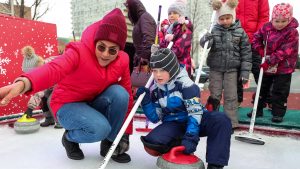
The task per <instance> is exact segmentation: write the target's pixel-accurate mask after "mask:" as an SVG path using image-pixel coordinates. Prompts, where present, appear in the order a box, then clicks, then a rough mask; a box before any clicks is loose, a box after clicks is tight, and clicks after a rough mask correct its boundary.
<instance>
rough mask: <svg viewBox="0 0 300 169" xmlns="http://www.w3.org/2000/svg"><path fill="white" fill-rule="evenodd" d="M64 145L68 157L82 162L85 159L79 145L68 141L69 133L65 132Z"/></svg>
mask: <svg viewBox="0 0 300 169" xmlns="http://www.w3.org/2000/svg"><path fill="white" fill-rule="evenodd" d="M62 144H63V146H64V147H65V149H66V152H67V156H68V157H69V158H70V159H72V160H82V159H84V154H83V152H82V151H81V149H80V148H79V144H78V143H75V142H71V141H69V140H67V131H65V132H64V135H63V137H62Z"/></svg>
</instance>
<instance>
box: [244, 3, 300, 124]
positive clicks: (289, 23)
mask: <svg viewBox="0 0 300 169" xmlns="http://www.w3.org/2000/svg"><path fill="white" fill-rule="evenodd" d="M298 25H299V24H298V21H297V20H296V19H295V18H294V17H293V7H292V6H291V5H290V4H288V3H280V4H277V5H275V6H274V8H273V12H272V19H271V21H270V22H268V23H266V24H265V25H264V26H263V27H262V28H261V29H259V30H258V31H257V32H256V33H255V34H254V38H253V44H252V45H253V48H254V49H255V50H257V52H258V53H259V54H260V55H261V56H264V42H265V41H267V43H265V44H267V47H266V56H265V62H264V63H262V64H261V67H262V68H263V70H264V75H263V79H262V84H261V90H260V97H259V98H260V99H259V103H258V107H257V114H256V117H262V116H263V108H264V107H265V106H266V105H265V99H266V97H267V94H268V91H269V88H270V87H271V86H272V85H273V90H272V98H271V104H272V115H273V117H272V122H275V123H280V122H282V121H283V117H284V115H285V113H286V109H287V98H288V96H289V92H290V86H291V78H292V73H293V72H294V71H295V67H296V63H297V57H298V48H299V33H298V31H297V27H298ZM251 115H252V114H251V113H249V114H248V116H249V117H251Z"/></svg>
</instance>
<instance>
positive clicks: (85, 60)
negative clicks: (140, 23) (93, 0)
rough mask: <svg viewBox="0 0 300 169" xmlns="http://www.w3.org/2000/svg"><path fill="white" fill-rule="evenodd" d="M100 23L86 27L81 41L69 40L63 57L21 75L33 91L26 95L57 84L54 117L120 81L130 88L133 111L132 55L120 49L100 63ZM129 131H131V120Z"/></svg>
mask: <svg viewBox="0 0 300 169" xmlns="http://www.w3.org/2000/svg"><path fill="white" fill-rule="evenodd" d="M100 24H101V20H100V21H98V22H96V23H94V24H92V25H90V26H89V27H87V28H86V29H85V31H84V32H83V34H82V37H81V41H80V42H71V43H69V44H68V45H67V47H66V50H65V52H64V53H63V54H62V55H61V56H59V57H57V58H55V59H54V60H52V61H51V62H49V63H48V64H45V65H44V66H42V67H39V68H37V69H35V70H34V71H33V72H30V73H27V74H23V75H22V76H24V77H27V78H28V79H29V80H30V82H31V90H30V91H29V92H27V93H26V94H31V93H36V92H37V91H41V90H44V89H47V88H49V87H50V86H53V85H54V84H57V85H56V86H55V88H54V90H53V93H52V99H51V102H50V107H51V108H52V111H53V113H54V115H55V116H56V113H57V111H58V110H59V109H60V108H61V107H62V106H63V105H64V104H66V103H71V102H82V101H84V102H88V101H92V100H93V99H94V98H95V97H96V96H97V95H99V94H100V93H102V92H103V91H104V90H106V89H107V88H108V87H109V86H111V85H114V84H119V85H121V86H123V87H124V88H125V89H126V90H127V92H128V94H129V96H130V98H129V105H128V113H129V112H130V111H131V108H132V105H133V97H132V92H131V82H130V74H129V66H128V65H129V57H128V55H127V54H126V53H125V52H123V51H119V53H118V56H117V58H116V59H115V60H114V61H112V62H111V63H110V64H109V65H107V66H106V67H101V66H100V65H99V63H98V60H97V58H96V55H95V44H94V36H95V33H96V31H97V29H98V27H99V25H100ZM35 72H39V73H35ZM45 79H46V80H45ZM82 113H84V112H82ZM128 113H127V114H128ZM126 133H128V134H130V133H132V123H131V124H130V125H129V127H128V128H127V130H126Z"/></svg>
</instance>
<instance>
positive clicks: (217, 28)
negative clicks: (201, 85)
mask: <svg viewBox="0 0 300 169" xmlns="http://www.w3.org/2000/svg"><path fill="white" fill-rule="evenodd" d="M237 3H238V2H237V0H227V1H225V2H221V1H219V0H214V1H213V3H212V6H213V8H214V10H216V20H217V24H216V25H214V27H213V29H212V33H211V34H210V33H207V34H205V35H204V36H203V37H202V38H201V40H200V45H201V46H204V44H205V42H207V41H208V47H209V48H211V49H210V51H209V54H208V57H207V65H208V66H209V67H210V74H209V81H210V83H209V91H210V97H209V99H208V104H212V107H213V109H214V110H218V108H219V105H220V100H221V98H222V91H223V90H224V111H225V112H226V114H227V115H228V117H229V118H230V119H231V123H232V131H234V129H236V128H237V127H238V114H237V109H238V104H237V102H238V101H237V92H236V91H237V80H238V79H239V80H241V81H242V82H243V84H245V83H247V81H248V79H249V73H250V70H251V67H252V58H251V46H250V44H249V42H248V37H247V34H246V32H245V31H244V29H243V28H242V27H241V24H240V21H239V20H236V14H235V7H236V6H237ZM238 71H240V72H239V73H238ZM238 74H239V77H237V76H238Z"/></svg>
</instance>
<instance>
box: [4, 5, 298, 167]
mask: <svg viewBox="0 0 300 169" xmlns="http://www.w3.org/2000/svg"><path fill="white" fill-rule="evenodd" d="M185 3H186V2H184V1H183V0H176V1H175V2H174V3H172V4H171V5H170V6H169V8H168V19H166V20H163V22H162V25H161V32H160V34H159V35H156V36H159V39H160V40H159V44H158V45H155V44H154V45H152V46H151V44H153V43H154V36H153V33H154V32H155V31H154V30H153V26H151V24H152V22H153V18H152V17H151V16H150V15H149V14H148V13H147V12H146V11H145V8H144V6H142V5H141V4H142V3H141V2H140V1H139V0H127V1H126V3H125V5H126V7H127V8H128V10H129V12H128V14H129V19H130V20H131V21H132V23H134V24H135V27H134V32H133V38H134V46H135V48H136V53H135V64H136V65H137V64H146V65H149V66H150V69H151V71H152V73H153V76H154V82H153V84H152V85H151V87H150V88H146V87H140V88H139V89H138V91H137V93H136V96H137V97H138V96H140V95H141V94H143V93H145V96H144V98H143V100H142V102H141V106H142V109H143V112H144V113H145V115H146V116H147V118H148V119H149V120H150V121H151V122H153V123H158V122H161V123H160V124H159V125H158V126H157V127H155V128H154V129H153V130H152V131H151V132H150V133H149V134H147V135H146V136H142V137H141V140H142V142H143V145H144V148H145V150H146V152H148V153H149V154H150V155H161V154H164V153H166V152H168V151H169V150H170V149H171V148H173V147H175V146H179V145H183V146H184V147H185V150H184V153H185V154H192V153H194V152H195V151H196V148H197V145H198V142H199V141H200V137H203V136H207V137H208V139H207V153H206V161H207V163H208V169H222V168H223V167H224V166H227V165H228V161H229V155H230V139H231V134H232V133H233V131H234V129H236V128H238V127H239V123H238V103H239V102H240V100H239V99H238V93H237V89H238V83H239V82H241V83H242V84H245V83H247V82H248V79H249V74H250V71H251V69H252V62H253V60H252V51H253V52H257V53H258V54H259V55H260V56H261V57H264V59H265V62H264V63H262V64H261V65H260V67H261V68H262V69H263V71H264V75H263V81H262V89H261V93H260V97H259V98H260V99H259V104H258V112H257V116H258V117H262V116H263V108H264V107H265V104H266V97H267V95H268V93H269V88H270V87H271V86H272V87H273V89H272V97H271V104H272V106H273V107H272V115H273V118H272V121H273V122H282V121H283V117H284V115H285V112H286V110H287V99H288V96H289V90H290V84H291V77H292V73H293V72H294V70H295V66H296V62H297V54H298V46H299V34H298V31H297V29H296V28H297V27H298V22H297V20H296V19H295V18H294V17H293V8H292V6H291V5H290V4H288V3H280V4H277V5H275V6H274V8H273V10H272V15H271V20H270V22H267V23H265V24H264V25H261V26H262V27H261V28H260V29H259V30H258V31H257V32H255V33H254V35H253V37H252V36H251V37H250V40H249V37H248V35H249V34H248V35H247V33H246V32H245V30H244V29H243V27H242V24H241V22H240V21H239V19H236V7H237V5H238V0H225V1H220V0H213V1H212V7H213V9H214V10H216V24H215V25H214V26H213V29H212V31H211V33H206V34H205V35H204V36H203V37H202V38H201V40H200V45H201V46H204V44H205V43H208V48H210V51H209V53H208V57H207V65H208V66H209V67H210V74H209V91H210V97H209V99H208V101H207V103H206V101H203V100H201V94H200V89H199V87H198V86H197V85H196V84H195V83H194V82H193V81H192V80H191V79H190V77H191V73H192V65H191V55H190V50H191V40H192V35H193V28H192V27H193V25H192V23H191V21H190V20H189V19H188V17H187V14H186V11H185V8H186V4H185ZM135 7H139V8H135ZM137 9H139V10H137ZM141 11H142V12H141ZM143 23H144V24H147V25H149V26H147V25H143ZM150 27H151V30H149V31H148V32H147V28H150ZM126 32H127V28H126V23H125V17H124V16H123V14H122V13H121V11H120V10H119V9H114V10H112V11H111V12H109V13H108V14H107V15H105V16H104V17H103V19H102V20H100V21H98V22H96V23H94V24H92V25H90V26H88V27H87V28H86V29H85V31H84V32H83V35H82V39H81V41H80V42H72V43H70V45H68V47H67V48H66V52H65V53H63V54H62V55H61V56H59V57H57V58H56V59H54V60H53V61H51V62H49V63H45V64H44V63H42V64H36V63H38V61H39V60H40V59H39V57H38V56H37V55H35V53H34V51H33V50H32V49H31V48H30V47H26V48H24V51H27V53H30V54H28V55H30V56H31V60H32V62H31V61H28V59H29V58H24V62H23V66H22V68H23V70H24V72H26V73H24V74H22V75H21V76H20V77H19V78H17V79H16V80H15V83H13V84H11V85H8V86H5V87H2V88H0V99H1V103H0V105H2V106H3V105H7V104H8V103H9V101H10V100H11V99H12V98H13V97H16V96H18V95H19V94H23V93H25V94H32V93H35V92H39V91H41V90H45V89H47V88H50V87H52V86H53V85H55V87H54V89H53V94H52V97H51V99H49V102H50V107H51V108H50V110H44V111H45V112H53V113H54V118H55V119H57V120H58V121H54V119H53V115H52V114H51V118H52V120H50V121H47V120H49V119H48V116H47V115H46V121H45V122H44V123H46V122H47V125H45V126H48V125H52V124H54V123H55V122H56V123H57V124H59V123H60V124H61V125H62V127H63V128H65V133H64V134H63V136H62V144H63V146H64V147H65V149H66V153H67V156H68V157H69V158H70V159H74V160H81V159H83V158H84V154H83V152H82V150H81V149H80V147H79V143H90V142H97V141H101V146H100V147H101V151H100V155H101V156H105V155H106V154H107V152H108V151H109V147H110V146H111V145H112V141H113V140H114V139H115V137H116V135H117V133H118V131H119V130H120V128H121V126H122V122H123V121H124V119H125V117H126V115H127V113H126V112H129V111H130V110H131V108H132V103H133V97H132V92H131V83H130V73H131V72H130V70H129V67H128V65H129V59H128V55H127V54H126V53H125V52H123V49H124V46H125V41H126V37H127V36H126ZM251 35H252V34H251ZM171 41H172V42H173V43H174V45H173V46H172V47H171V49H167V48H166V47H167V46H168V44H169V43H170V42H171ZM266 44H267V45H266ZM265 53H266V55H265ZM150 55H151V57H150ZM26 59H27V61H26ZM41 62H43V61H41ZM33 65H34V66H33ZM33 67H36V68H35V69H34V70H30V71H29V69H32V68H33ZM86 72H93V73H91V74H90V75H87V74H86ZM78 77H80V78H81V80H80V81H78ZM99 84H100V85H99ZM78 89H81V90H78ZM44 95H46V94H45V93H40V92H39V93H36V94H35V95H34V96H33V97H35V98H37V96H39V97H38V100H42V99H41V98H42V97H44ZM222 95H223V96H224V112H220V111H219V107H220V102H221V101H220V100H221V99H222ZM32 99H34V98H32ZM46 100H47V99H46ZM205 104H212V105H213V106H212V107H213V109H209V110H207V109H206V108H205ZM29 105H30V106H28V109H27V111H26V113H27V114H31V112H32V110H33V109H34V108H35V107H36V106H32V104H29ZM44 105H47V103H44ZM82 112H84V113H82ZM248 116H249V117H250V116H251V113H250V114H248ZM49 118H50V117H49ZM82 119H85V120H82ZM58 122H59V123H58ZM41 125H43V123H42V124H41ZM129 134H132V123H131V124H130V125H129V127H128V128H127V130H126V134H125V135H124V136H123V137H122V139H121V141H120V143H119V145H118V147H117V150H116V151H115V152H114V154H113V156H112V159H113V160H115V161H117V162H120V163H127V162H129V161H130V156H129V154H127V153H125V152H126V151H128V149H129Z"/></svg>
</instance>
